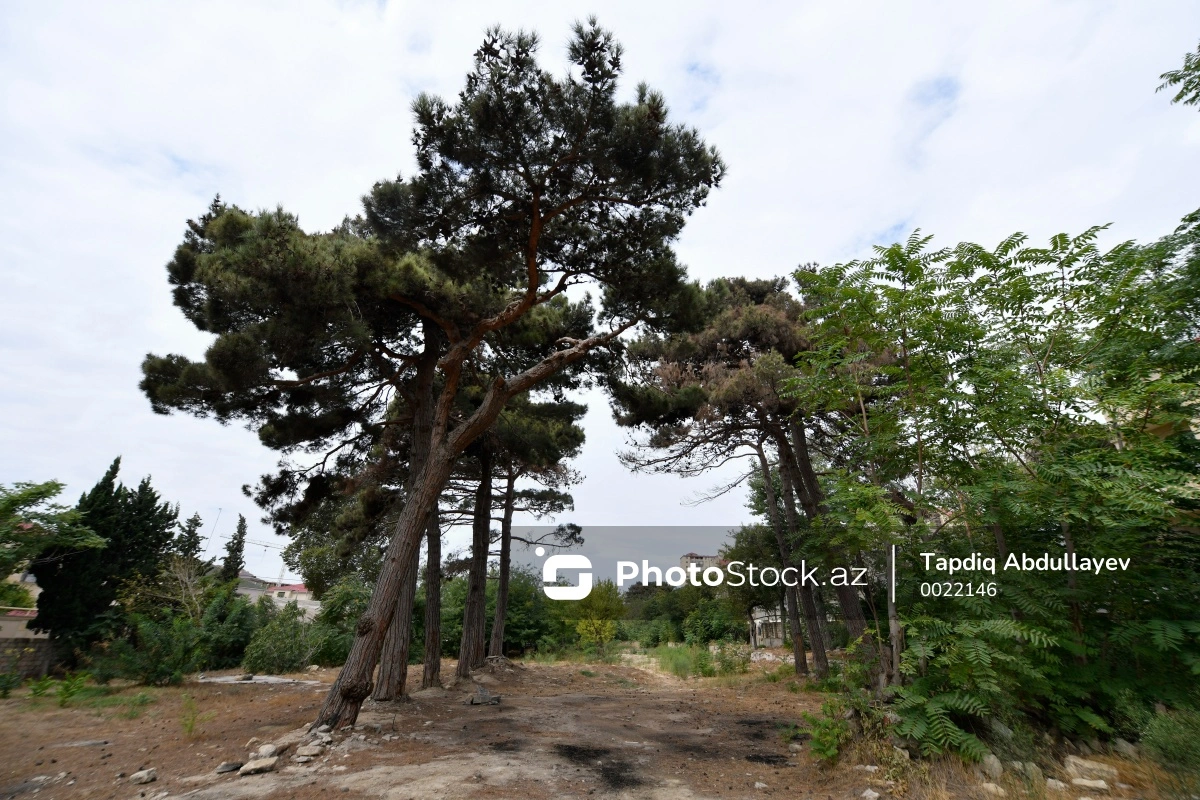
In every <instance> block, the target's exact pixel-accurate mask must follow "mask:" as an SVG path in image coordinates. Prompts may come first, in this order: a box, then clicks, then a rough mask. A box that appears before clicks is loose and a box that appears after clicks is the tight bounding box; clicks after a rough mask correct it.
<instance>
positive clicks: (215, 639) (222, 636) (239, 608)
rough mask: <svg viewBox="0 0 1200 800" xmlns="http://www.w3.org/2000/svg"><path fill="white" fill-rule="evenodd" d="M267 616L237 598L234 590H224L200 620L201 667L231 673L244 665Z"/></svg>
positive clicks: (210, 604)
mask: <svg viewBox="0 0 1200 800" xmlns="http://www.w3.org/2000/svg"><path fill="white" fill-rule="evenodd" d="M268 613H269V612H268ZM264 616H265V614H264V612H263V611H262V610H260V609H258V608H256V607H255V606H254V605H253V604H252V603H251V602H250V601H249V600H247V599H246V598H245V597H243V596H241V595H239V594H235V592H234V587H233V586H223V587H221V588H220V589H219V590H218V591H217V593H216V595H215V596H214V597H213V599H212V600H211V601H210V602H209V603H208V605H207V606H206V607H205V609H204V615H203V616H202V617H201V618H200V631H201V639H202V644H203V657H202V658H201V662H202V663H201V666H203V667H205V668H207V669H229V668H231V667H236V666H237V665H238V664H240V663H241V662H242V658H243V656H244V655H245V652H246V647H247V646H248V645H249V644H250V640H251V639H252V638H254V632H255V631H256V630H258V628H259V627H261V625H262V624H264V622H263V617H264Z"/></svg>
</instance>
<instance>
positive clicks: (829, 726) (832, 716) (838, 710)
mask: <svg viewBox="0 0 1200 800" xmlns="http://www.w3.org/2000/svg"><path fill="white" fill-rule="evenodd" d="M845 714H846V706H844V705H843V704H842V703H840V702H837V701H831V702H828V703H824V704H823V705H822V706H821V716H819V717H818V716H816V715H814V714H809V713H808V712H804V719H805V721H806V722H808V725H809V727H808V733H809V735H810V736H812V741H811V742H810V743H809V747H810V748H811V749H812V752H813V754H814V755H816V756H818V757H820V758H821V759H822V760H824V761H826V762H833V761H836V760H837V757H838V755H839V754H840V753H841V752H842V746H843V745H845V744H846V743H847V742H849V741H850V739H851V738H852V737H853V731H852V730H851V728H850V723H849V721H847V720H846V716H845Z"/></svg>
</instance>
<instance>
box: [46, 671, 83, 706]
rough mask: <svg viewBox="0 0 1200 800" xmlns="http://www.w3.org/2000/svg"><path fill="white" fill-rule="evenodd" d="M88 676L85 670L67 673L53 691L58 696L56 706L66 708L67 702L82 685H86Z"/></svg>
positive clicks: (78, 691)
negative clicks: (71, 673)
mask: <svg viewBox="0 0 1200 800" xmlns="http://www.w3.org/2000/svg"><path fill="white" fill-rule="evenodd" d="M89 677H90V676H89V675H88V674H87V673H86V672H77V673H75V674H74V675H68V676H67V677H66V678H64V679H63V680H62V681H60V682H59V684H58V687H57V689H56V690H55V692H54V694H55V695H56V696H57V697H58V707H59V708H66V707H67V704H68V703H70V702H71V700H72V699H74V697H75V696H76V695H77V694H79V693H80V692H82V691H83V687H84V686H85V685H87V682H88V678H89Z"/></svg>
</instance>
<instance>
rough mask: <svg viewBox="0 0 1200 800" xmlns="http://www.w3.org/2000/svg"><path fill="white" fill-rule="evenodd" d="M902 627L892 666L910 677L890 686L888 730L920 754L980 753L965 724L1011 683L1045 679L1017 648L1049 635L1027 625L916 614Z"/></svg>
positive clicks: (1004, 699)
mask: <svg viewBox="0 0 1200 800" xmlns="http://www.w3.org/2000/svg"><path fill="white" fill-rule="evenodd" d="M905 633H906V636H907V638H908V649H906V650H905V651H904V654H903V655H902V656H901V661H900V671H901V673H902V674H904V675H905V676H906V677H908V678H909V679H911V683H910V684H909V685H907V686H902V687H899V688H898V689H897V690H896V705H895V708H896V711H897V712H898V713H899V715H900V722H899V723H897V725H896V733H898V734H899V735H901V736H906V737H910V738H912V739H915V740H916V741H917V742H918V743H919V745H920V747H921V752H923V753H925V754H926V755H932V754H935V753H942V752H946V751H951V752H955V753H958V754H960V755H962V756H964V757H965V758H968V759H970V760H972V761H978V760H979V759H981V758H983V757H984V756H985V755H987V752H988V751H987V747H986V746H985V745H984V743H983V742H982V741H980V740H979V738H978V737H976V736H975V734H973V733H971V732H970V731H969V730H968V728H969V727H974V726H976V725H977V724H978V723H979V722H980V721H981V720H982V719H983V718H984V717H987V716H991V715H993V714H994V713H995V712H996V711H998V710H1000V709H1001V708H1008V707H1009V706H1010V705H1011V704H1012V702H1013V700H1014V698H1015V696H1016V692H1017V689H1018V684H1021V683H1024V684H1025V685H1026V686H1027V687H1028V686H1036V685H1039V684H1045V682H1046V679H1045V676H1044V675H1043V674H1041V673H1040V672H1038V670H1037V669H1036V668H1035V667H1034V665H1033V662H1032V660H1031V659H1030V658H1029V657H1028V656H1027V655H1025V654H1023V653H1021V652H1020V648H1021V647H1022V646H1031V647H1034V648H1037V647H1047V646H1049V645H1050V644H1052V643H1053V641H1052V640H1051V639H1050V638H1049V637H1048V636H1046V635H1045V634H1044V633H1042V632H1040V631H1038V630H1037V629H1035V628H1032V627H1030V626H1027V625H1021V624H1019V623H1017V622H1013V621H1012V620H1003V619H1000V620H982V621H963V622H957V623H950V622H946V621H945V620H941V619H934V618H931V617H924V618H920V619H916V620H910V621H908V622H906V623H905ZM1101 724H1102V722H1101Z"/></svg>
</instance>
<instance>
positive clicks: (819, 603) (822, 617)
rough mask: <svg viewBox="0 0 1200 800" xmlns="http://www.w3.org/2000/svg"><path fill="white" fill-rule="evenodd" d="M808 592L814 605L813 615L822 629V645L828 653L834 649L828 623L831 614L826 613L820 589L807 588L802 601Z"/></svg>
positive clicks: (803, 591) (804, 590)
mask: <svg viewBox="0 0 1200 800" xmlns="http://www.w3.org/2000/svg"><path fill="white" fill-rule="evenodd" d="M806 592H807V594H808V599H809V600H810V601H811V602H812V604H813V613H814V614H816V617H817V623H818V625H819V626H820V628H821V644H823V645H824V646H825V651H826V652H828V651H830V650H832V649H833V637H832V636H830V635H829V625H828V624H827V623H826V620H828V619H829V614H828V612H826V611H825V598H823V597H821V590H820V588H814V587H812V586H806V587H804V589H802V590H801V592H800V597H801V599H803V598H804V596H805V593H806ZM806 602H807V601H806ZM805 608H807V606H805ZM806 613H807V612H806Z"/></svg>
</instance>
